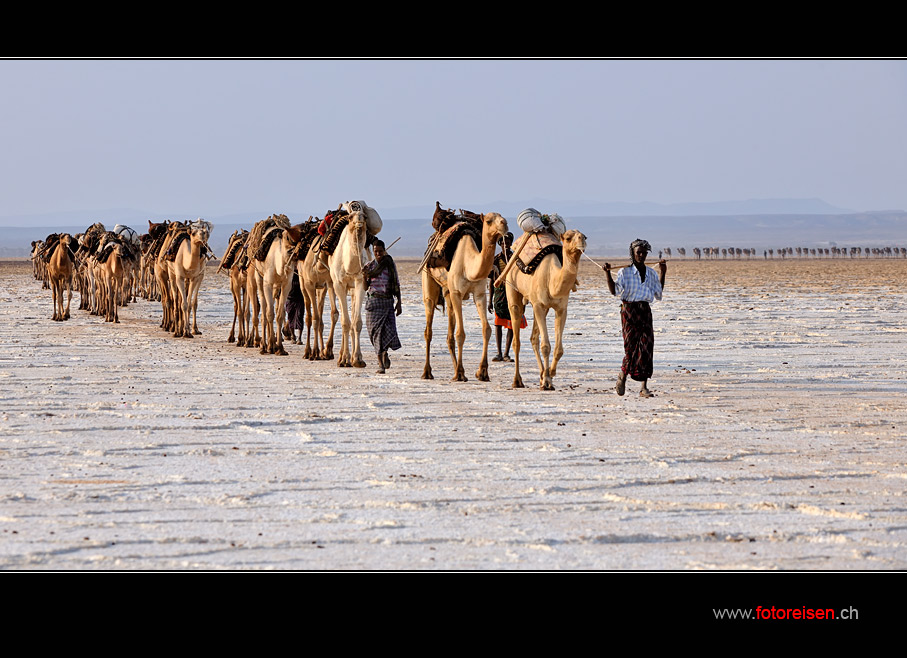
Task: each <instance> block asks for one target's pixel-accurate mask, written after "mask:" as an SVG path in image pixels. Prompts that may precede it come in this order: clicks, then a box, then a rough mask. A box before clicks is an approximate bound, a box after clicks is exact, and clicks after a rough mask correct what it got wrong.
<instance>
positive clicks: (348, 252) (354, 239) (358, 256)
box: [343, 223, 365, 276]
mask: <svg viewBox="0 0 907 658" xmlns="http://www.w3.org/2000/svg"><path fill="white" fill-rule="evenodd" d="M346 234H347V244H346V248H345V249H344V250H343V251H344V253H343V268H344V269H345V270H346V272H347V274H349V275H353V276H355V275H357V274H360V273H361V272H362V265H363V264H364V263H363V257H362V250H363V249H364V248H365V227H364V226H363V227H362V228H353V225H352V223H351V224H350V225H349V226H347V229H346Z"/></svg>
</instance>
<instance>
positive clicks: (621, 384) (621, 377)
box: [614, 373, 627, 395]
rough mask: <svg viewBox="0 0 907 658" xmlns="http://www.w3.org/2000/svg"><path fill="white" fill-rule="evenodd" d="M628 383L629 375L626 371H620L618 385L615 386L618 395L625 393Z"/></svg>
mask: <svg viewBox="0 0 907 658" xmlns="http://www.w3.org/2000/svg"><path fill="white" fill-rule="evenodd" d="M626 383H627V376H626V375H625V374H624V373H620V374H619V375H618V376H617V386H615V387H614V390H615V391H617V394H618V395H623V394H624V390H625V386H626Z"/></svg>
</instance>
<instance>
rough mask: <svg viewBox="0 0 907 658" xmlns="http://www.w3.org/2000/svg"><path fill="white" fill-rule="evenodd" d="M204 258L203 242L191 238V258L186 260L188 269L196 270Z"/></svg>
mask: <svg viewBox="0 0 907 658" xmlns="http://www.w3.org/2000/svg"><path fill="white" fill-rule="evenodd" d="M201 259H202V243H201V242H199V241H197V240H195V239H194V238H189V260H188V261H187V262H186V269H191V270H194V269H195V268H197V267H198V264H199V261H201Z"/></svg>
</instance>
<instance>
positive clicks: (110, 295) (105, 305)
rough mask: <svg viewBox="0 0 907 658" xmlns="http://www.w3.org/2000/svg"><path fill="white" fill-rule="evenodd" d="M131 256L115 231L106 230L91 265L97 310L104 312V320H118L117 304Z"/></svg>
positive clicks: (126, 279) (126, 280) (124, 286)
mask: <svg viewBox="0 0 907 658" xmlns="http://www.w3.org/2000/svg"><path fill="white" fill-rule="evenodd" d="M133 258H134V256H133V253H132V251H131V249H130V247H129V246H128V245H126V244H124V243H123V242H122V241H121V240H120V239H119V237H118V236H117V234H116V233H113V232H112V231H108V232H107V233H105V234H104V235H103V236H102V237H101V240H100V244H99V247H98V250H97V251H96V252H95V256H94V258H93V260H94V263H93V267H94V271H95V278H96V280H97V282H98V287H97V290H98V301H99V312H100V313H103V314H104V321H105V322H114V323H118V322H119V321H120V315H119V306H120V305H121V304H122V303H123V301H124V295H125V294H126V285H127V284H128V281H129V278H128V277H129V270H130V264H129V263H130V261H131V260H133Z"/></svg>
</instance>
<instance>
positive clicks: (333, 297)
mask: <svg viewBox="0 0 907 658" xmlns="http://www.w3.org/2000/svg"><path fill="white" fill-rule="evenodd" d="M325 296H327V297H328V298H329V299H330V303H331V332H330V333H329V334H328V342H327V345H326V346H325V348H324V352H323V353H322V356H321V358H322V359H326V360H328V361H329V360H331V359H333V358H334V330H335V329H336V328H337V321H338V320H339V319H340V311H338V310H337V294H336V293H335V292H334V288H333V287H331V286H330V285H329V286H326V288H325ZM322 306H324V302H322ZM322 326H323V323H322Z"/></svg>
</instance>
